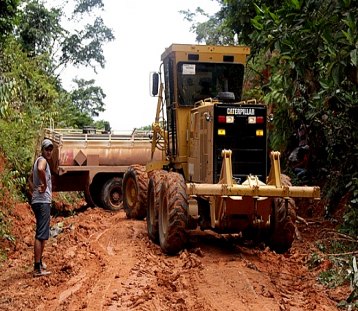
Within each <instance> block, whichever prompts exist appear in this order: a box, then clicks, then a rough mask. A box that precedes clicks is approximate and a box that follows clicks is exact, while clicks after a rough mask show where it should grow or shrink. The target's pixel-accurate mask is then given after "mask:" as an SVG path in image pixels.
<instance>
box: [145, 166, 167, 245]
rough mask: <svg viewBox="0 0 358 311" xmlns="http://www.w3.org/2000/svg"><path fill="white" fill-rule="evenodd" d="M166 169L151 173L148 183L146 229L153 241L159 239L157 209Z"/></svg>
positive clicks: (155, 241) (156, 241)
mask: <svg viewBox="0 0 358 311" xmlns="http://www.w3.org/2000/svg"><path fill="white" fill-rule="evenodd" d="M167 173H168V172H167V171H164V170H157V171H153V172H152V173H151V176H150V178H149V184H148V196H147V197H148V206H147V218H146V219H147V231H148V236H149V238H150V239H151V240H152V241H153V242H154V243H158V241H159V225H158V210H159V201H160V189H161V186H162V182H163V178H164V176H165V175H166V174H167Z"/></svg>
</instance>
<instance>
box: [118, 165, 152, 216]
mask: <svg viewBox="0 0 358 311" xmlns="http://www.w3.org/2000/svg"><path fill="white" fill-rule="evenodd" d="M147 191H148V174H147V172H146V171H145V167H144V166H143V165H131V166H130V167H129V168H128V169H127V171H126V173H125V175H124V178H123V208H124V210H125V212H126V215H127V217H128V218H134V219H144V218H145V216H146V214H147Z"/></svg>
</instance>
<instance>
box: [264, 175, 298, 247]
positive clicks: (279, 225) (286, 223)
mask: <svg viewBox="0 0 358 311" xmlns="http://www.w3.org/2000/svg"><path fill="white" fill-rule="evenodd" d="M281 182H282V184H283V185H285V186H291V185H292V184H291V181H290V178H289V177H288V176H286V175H282V176H281ZM285 201H286V200H285V199H283V198H275V199H274V200H273V204H272V205H273V206H272V214H271V220H272V224H271V235H270V241H269V243H270V246H271V248H272V249H273V250H275V251H276V252H277V253H285V252H286V251H288V250H289V249H290V248H291V246H292V243H293V241H294V239H295V221H296V210H295V209H296V206H295V201H294V200H293V199H292V198H289V199H288V202H287V208H286V203H285Z"/></svg>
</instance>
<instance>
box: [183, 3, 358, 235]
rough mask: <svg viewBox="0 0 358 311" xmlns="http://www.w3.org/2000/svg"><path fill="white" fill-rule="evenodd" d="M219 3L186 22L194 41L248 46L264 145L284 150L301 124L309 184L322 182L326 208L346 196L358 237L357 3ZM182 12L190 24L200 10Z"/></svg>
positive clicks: (252, 88) (295, 141)
mask: <svg viewBox="0 0 358 311" xmlns="http://www.w3.org/2000/svg"><path fill="white" fill-rule="evenodd" d="M218 2H219V3H220V4H221V9H220V10H219V12H217V13H216V14H215V15H213V16H210V17H209V18H208V20H207V21H206V22H204V23H197V24H193V31H195V32H196V35H197V40H198V41H199V42H206V43H209V44H216V43H219V44H245V45H248V46H250V47H251V52H252V53H251V60H250V68H248V73H249V74H248V77H249V78H250V80H251V81H249V83H248V85H249V86H250V89H249V90H247V94H249V95H250V96H251V95H255V96H256V97H258V99H260V100H263V101H265V102H266V103H268V104H269V105H270V106H271V107H272V111H273V112H274V121H273V123H274V130H272V131H271V137H270V142H271V147H272V148H273V149H276V150H280V151H281V152H283V154H285V155H288V154H289V153H290V152H291V151H292V149H293V148H294V147H295V146H297V145H298V139H297V131H298V130H299V127H300V126H302V125H304V126H305V128H306V129H307V132H308V145H309V150H310V151H309V163H308V164H307V165H308V173H309V179H310V180H309V182H311V183H315V184H317V183H318V184H319V185H321V186H322V187H323V196H324V199H325V200H326V201H327V206H328V211H332V209H334V208H335V207H337V205H338V202H339V201H340V200H341V198H342V197H343V196H344V195H345V194H347V193H348V196H349V200H348V210H347V211H348V213H347V214H346V223H347V224H349V226H348V227H349V228H350V229H349V230H350V231H353V232H354V233H355V234H356V235H357V234H358V229H357V228H358V226H357V225H358V218H357V215H358V206H357V191H358V188H357V175H358V174H357V171H358V170H357V169H358V159H357V154H358V150H357V146H358V145H357V135H358V131H357V126H356V125H357V119H358V70H357V55H358V25H357V21H358V6H357V2H356V1H354V0H323V1H317V0H286V1H268V0H258V1H250V0H240V1H237V0H221V1H218ZM184 13H185V16H186V17H187V19H188V20H191V21H194V20H195V14H200V13H202V12H201V10H200V9H199V10H198V11H197V12H196V13H192V12H184ZM306 181H307V180H305V182H306Z"/></svg>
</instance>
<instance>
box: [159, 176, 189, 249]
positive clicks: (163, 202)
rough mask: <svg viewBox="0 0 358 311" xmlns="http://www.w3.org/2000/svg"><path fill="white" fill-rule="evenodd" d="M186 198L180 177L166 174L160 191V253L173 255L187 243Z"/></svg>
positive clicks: (183, 183) (183, 182)
mask: <svg viewBox="0 0 358 311" xmlns="http://www.w3.org/2000/svg"><path fill="white" fill-rule="evenodd" d="M187 210H188V196H187V194H186V183H185V181H184V178H183V176H182V175H180V174H178V173H174V172H170V173H168V174H166V176H165V178H164V180H163V183H162V187H161V190H160V201H159V217H158V219H159V242H160V247H161V249H162V251H163V252H164V253H166V254H168V255H175V254H177V253H178V252H179V251H181V250H182V249H184V247H185V245H186V243H187V233H186V223H187V218H188V214H187Z"/></svg>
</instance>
